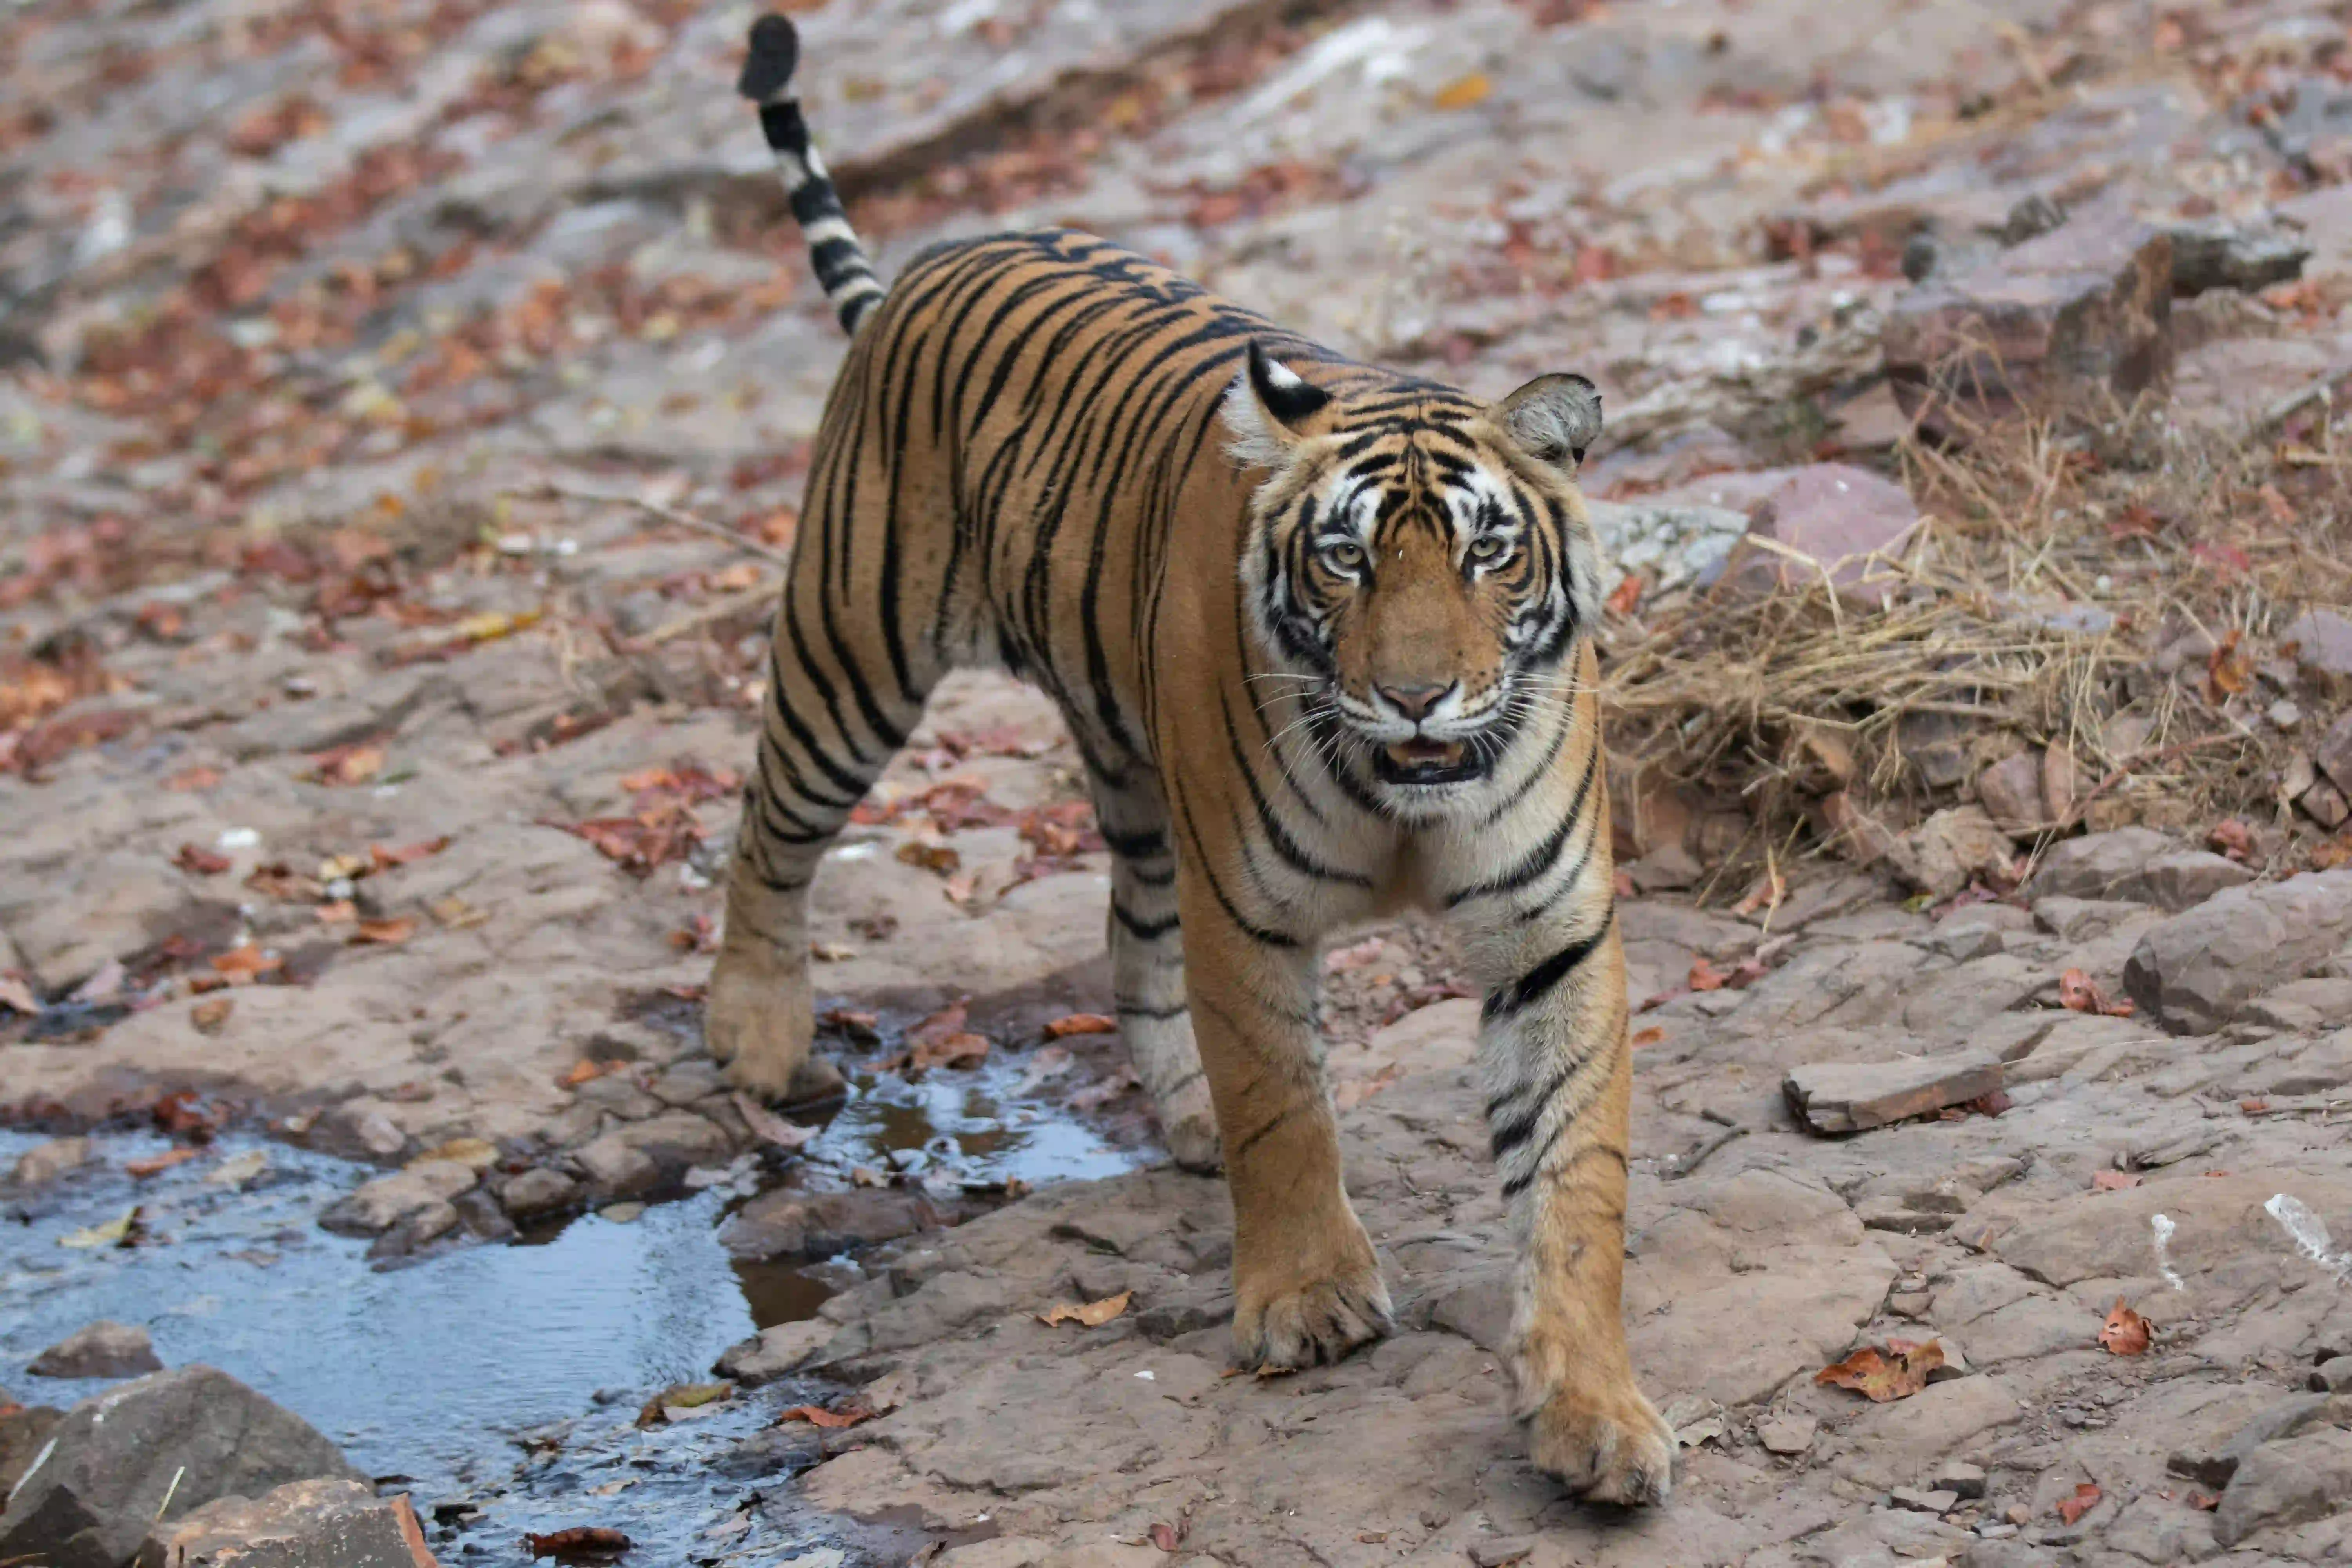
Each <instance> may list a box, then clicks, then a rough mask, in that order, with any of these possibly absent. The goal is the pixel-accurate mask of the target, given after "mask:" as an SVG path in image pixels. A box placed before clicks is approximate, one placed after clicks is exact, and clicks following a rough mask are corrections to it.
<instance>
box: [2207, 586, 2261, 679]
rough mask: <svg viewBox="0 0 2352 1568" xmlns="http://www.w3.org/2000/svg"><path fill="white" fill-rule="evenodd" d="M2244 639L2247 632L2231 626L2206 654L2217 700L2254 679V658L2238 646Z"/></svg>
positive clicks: (2208, 675) (2208, 676) (2208, 674)
mask: <svg viewBox="0 0 2352 1568" xmlns="http://www.w3.org/2000/svg"><path fill="white" fill-rule="evenodd" d="M2248 564H2249V565H2251V563H2248ZM2241 570H2243V568H2241ZM2244 639H2245V634H2244V633H2243V632H2242V631H2240V630H2239V629H2238V628H2237V627H2235V626H2231V628H2230V629H2229V630H2228V631H2227V632H2225V633H2223V634H2222V637H2221V642H2220V643H2219V644H2218V645H2217V646H2216V647H2214V649H2213V651H2212V652H2211V653H2210V654H2208V655H2207V656H2206V658H2205V683H2206V686H2207V687H2208V688H2209V689H2210V695H2211V697H2212V698H2213V700H2215V701H2216V702H2219V701H2221V700H2222V699H2223V698H2227V697H2235V696H2237V695H2238V694H2239V693H2240V692H2242V691H2243V690H2245V689H2246V687H2247V685H2248V684H2249V683H2250V682H2251V681H2252V679H2253V660H2252V659H2251V658H2248V657H2247V656H2246V655H2245V653H2244V652H2243V651H2242V650H2241V649H2240V647H2239V646H2238V645H2239V644H2240V643H2241V642H2242V641H2243V640H2244Z"/></svg>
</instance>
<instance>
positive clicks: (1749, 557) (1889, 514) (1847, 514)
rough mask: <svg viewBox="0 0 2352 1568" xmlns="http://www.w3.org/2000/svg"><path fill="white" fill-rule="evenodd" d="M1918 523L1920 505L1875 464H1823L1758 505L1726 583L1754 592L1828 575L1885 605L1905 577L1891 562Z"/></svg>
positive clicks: (1845, 594) (1842, 587) (1856, 597)
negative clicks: (1873, 468)
mask: <svg viewBox="0 0 2352 1568" xmlns="http://www.w3.org/2000/svg"><path fill="white" fill-rule="evenodd" d="M1918 527H1919V509H1918V507H1917V506H1916V505H1915V504H1914V503H1913V502H1912V500H1911V497H1910V494H1909V493H1908V492H1907V491H1906V490H1905V489H1903V487H1902V486H1900V485H1898V484H1896V483H1895V482H1894V481H1893V480H1891V479H1885V478H1884V477H1883V476H1881V475H1878V474H1874V473H1873V472H1871V471H1870V470H1869V469H1867V468H1852V467H1849V466H1848V465H1846V464H1843V463H1816V464H1813V465H1811V466H1810V467H1808V468H1799V469H1797V470H1796V471H1795V472H1793V473H1791V474H1790V475H1789V477H1788V478H1787V479H1783V480H1782V481H1781V482H1780V484H1778V485H1776V486H1775V487H1774V488H1773V489H1771V491H1770V492H1769V493H1768V494H1767V495H1766V496H1765V497H1764V499H1763V500H1760V501H1759V502H1758V503H1757V504H1756V507H1755V509H1754V510H1753V511H1751V512H1750V514H1749V521H1748V531H1747V533H1746V535H1745V536H1744V537H1742V539H1741V540H1740V542H1739V543H1738V545H1737V546H1736V547H1735V548H1734V549H1733V550H1732V552H1731V554H1730V557H1729V559H1728V560H1727V562H1726V563H1725V564H1724V571H1723V583H1724V584H1725V585H1726V586H1728V587H1734V588H1738V589H1741V590H1745V591H1748V592H1751V593H1754V592H1763V591H1768V590H1771V589H1792V588H1803V587H1807V586H1810V585H1811V584H1817V583H1820V582H1822V581H1823V580H1824V579H1826V580H1827V581H1828V582H1829V583H1830V584H1832V586H1833V587H1834V588H1835V590H1836V592H1837V594H1838V595H1839V597H1841V598H1843V599H1846V600H1848V601H1850V602H1853V603H1855V604H1858V605H1869V606H1872V607H1877V606H1881V605H1884V604H1885V602H1886V601H1887V600H1888V599H1890V598H1892V597H1893V596H1894V595H1895V591H1896V588H1897V586H1898V585H1899V582H1900V579H1899V578H1898V577H1897V576H1896V574H1895V573H1894V572H1893V571H1891V570H1890V569H1889V567H1890V565H1891V563H1893V562H1894V561H1895V559H1896V558H1897V557H1899V556H1900V555H1901V553H1902V552H1903V550H1904V547H1905V546H1906V544H1907V543H1908V542H1910V540H1911V537H1912V535H1913V534H1914V533H1915V532H1916V531H1917V529H1918Z"/></svg>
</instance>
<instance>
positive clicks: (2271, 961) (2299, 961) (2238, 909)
mask: <svg viewBox="0 0 2352 1568" xmlns="http://www.w3.org/2000/svg"><path fill="white" fill-rule="evenodd" d="M2347 939H2352V869H2338V870H2333V871H2321V872H2315V873H2306V874H2305V875H2303V876H2299V877H2290V878H2288V879H2286V880H2285V881H2283V882H2270V883H2263V884H2259V885H2255V886H2250V887H2239V888H2231V889H2227V890H2225V891H2223V892H2221V893H2217V894H2215V895H2214V896H2213V897H2212V898H2211V899H2209V900H2206V901H2205V902H2204V903H2201V904H2200V905H2198V906H2197V907H2196V908H2194V909H2191V910H2187V911H2185V912H2183V913H2180V914H2177V915H2174V916H2173V917H2172V918H2171V919H2169V920H2168V921H2162V922H2160V923H2159V924H2158V925H2156V926H2155V927H2153V928H2151V929H2150V930H2149V931H2147V934H2146V935H2144V936H2142V937H2141V938H2140V940H2139V944H2138V945H2137V947H2135V948H2134V949H2133V950H2132V955H2131V958H2130V960H2129V961H2128V962H2127V963H2126V964H2125V965H2124V989H2125V991H2126V993H2127V994H2129V995H2130V997H2131V998H2132V1000H2133V1001H2134V1002H2136V1003H2137V1004H2138V1005H2139V1008H2140V1011H2141V1013H2142V1015H2143V1016H2146V1017H2147V1018H2149V1019H2151V1020H2153V1021H2154V1022H2157V1023H2158V1024H2160V1025H2161V1026H2163V1027H2164V1028H2165V1029H2166V1030H2168V1031H2169V1032H2170V1033H2172V1034H2176V1035H2206V1034H2211V1033H2212V1032H2214V1031H2215V1030H2216V1029H2219V1028H2220V1027H2221V1026H2222V1025H2224V1024H2226V1023H2228V1022H2229V1021H2230V1020H2231V1018H2233V1017H2235V1016H2237V1014H2238V1010H2239V1009H2240V1008H2241V1007H2242V1006H2243V1005H2245V1004H2246V1003H2247V1002H2249V1001H2251V1000H2252V999H2253V998H2254V997H2256V996H2259V995H2261V994H2263V993H2264V992H2267V991H2271V990H2273V989H2275V988H2276V987H2277V986H2278V985H2280V984H2283V983H2284V982H2286V981H2290V980H2295V979H2299V978H2301V977H2302V976H2303V975H2304V974H2305V973H2308V972H2309V971H2311V970H2312V969H2313V968H2315V967H2316V966H2317V965H2318V963H2320V962H2321V961H2322V960H2324V959H2326V958H2328V957H2330V956H2332V955H2333V954H2334V953H2335V952H2337V951H2338V950H2339V949H2341V948H2342V947H2344V946H2345V944H2346V942H2347Z"/></svg>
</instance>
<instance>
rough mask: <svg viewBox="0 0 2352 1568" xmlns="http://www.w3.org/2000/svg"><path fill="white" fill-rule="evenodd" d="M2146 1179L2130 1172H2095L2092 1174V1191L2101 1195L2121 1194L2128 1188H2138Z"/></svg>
mask: <svg viewBox="0 0 2352 1568" xmlns="http://www.w3.org/2000/svg"><path fill="white" fill-rule="evenodd" d="M2145 1179H2146V1178H2144V1177H2141V1176H2138V1175H2136V1174H2134V1173H2131V1172H2129V1171H2094V1172H2093V1173H2091V1190H2092V1191H2094V1192H2100V1193H2119V1192H2122V1191H2123V1190H2124V1189H2125V1188H2126V1187H2136V1186H2138V1185H2139V1184H2140V1183H2141V1182H2142V1181H2143V1180H2145Z"/></svg>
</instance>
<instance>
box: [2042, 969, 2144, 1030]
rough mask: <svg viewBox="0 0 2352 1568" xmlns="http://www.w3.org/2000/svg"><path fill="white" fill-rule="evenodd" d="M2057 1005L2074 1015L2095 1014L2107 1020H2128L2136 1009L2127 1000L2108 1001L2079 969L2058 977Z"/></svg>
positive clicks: (2090, 979) (2123, 998)
mask: <svg viewBox="0 0 2352 1568" xmlns="http://www.w3.org/2000/svg"><path fill="white" fill-rule="evenodd" d="M2058 1005H2060V1006H2062V1007H2064V1008H2067V1009H2069V1010H2070V1011H2073V1012H2076V1013H2095V1014H2098V1015H2100V1016H2105V1017H2109V1018H2128V1017H2130V1016H2132V1014H2133V1013H2135V1012H2137V1010H2138V1009H2137V1008H2136V1007H2134V1006H2133V1005H2132V1003H2131V1001H2130V1000H2129V999H2128V998H2125V997H2117V998H2115V999H2113V1000H2110V999H2109V998H2108V996H2107V994H2105V992H2103V991H2101V990H2100V989H2099V987H2098V984H2097V983H2096V982H2095V981H2094V980H2092V978H2091V977H2090V976H2089V975H2088V974H2086V973H2084V972H2083V971H2082V970H2079V969H2070V970H2068V971H2067V972H2066V973H2063V974H2062V975H2060V976H2059V977H2058Z"/></svg>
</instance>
